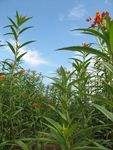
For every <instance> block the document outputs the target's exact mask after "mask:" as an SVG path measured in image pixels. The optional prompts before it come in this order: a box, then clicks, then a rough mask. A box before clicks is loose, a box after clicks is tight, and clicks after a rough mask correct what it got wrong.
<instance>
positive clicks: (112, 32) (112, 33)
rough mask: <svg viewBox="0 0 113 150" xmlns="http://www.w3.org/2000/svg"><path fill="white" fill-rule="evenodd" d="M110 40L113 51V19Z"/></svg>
mask: <svg viewBox="0 0 113 150" xmlns="http://www.w3.org/2000/svg"><path fill="white" fill-rule="evenodd" d="M109 41H110V46H111V51H112V52H113V20H112V21H111V27H110V33H109Z"/></svg>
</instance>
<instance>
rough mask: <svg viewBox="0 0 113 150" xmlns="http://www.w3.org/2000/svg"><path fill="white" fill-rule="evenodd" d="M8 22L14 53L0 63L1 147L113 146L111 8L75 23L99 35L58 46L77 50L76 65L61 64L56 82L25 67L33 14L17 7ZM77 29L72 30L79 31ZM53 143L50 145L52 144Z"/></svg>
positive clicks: (74, 149) (71, 149)
mask: <svg viewBox="0 0 113 150" xmlns="http://www.w3.org/2000/svg"><path fill="white" fill-rule="evenodd" d="M8 19H9V22H10V24H9V25H8V26H6V28H8V29H9V32H8V33H6V34H5V35H10V36H11V37H12V39H13V42H10V41H6V43H3V44H1V45H0V46H1V47H2V48H3V46H6V47H8V48H9V49H10V51H11V52H12V54H13V56H14V58H13V59H12V60H11V59H6V60H3V61H1V67H0V150H21V149H23V150H35V149H36V150H38V149H39V150H40V149H44V147H45V149H46V148H47V147H49V146H51V147H53V148H52V149H55V148H56V149H59V150H60V149H61V150H88V149H89V150H93V149H94V150H112V149H113V20H112V19H111V17H110V15H109V13H108V12H102V13H100V12H96V16H95V17H94V18H93V19H92V18H90V17H89V18H87V19H86V21H87V22H92V23H91V26H90V27H89V28H80V29H75V30H76V31H77V30H78V31H82V33H83V34H89V35H92V36H94V37H95V38H96V42H95V43H83V44H82V46H70V47H65V48H61V49H58V50H62V51H63V50H66V51H76V52H79V53H76V56H75V57H73V58H72V70H67V69H66V68H65V67H63V66H61V67H60V68H58V69H57V70H56V76H55V77H50V78H51V80H52V83H51V84H49V85H44V83H43V76H42V75H41V74H40V73H37V72H35V71H30V70H28V71H27V70H25V69H24V68H22V67H21V59H22V57H23V56H24V55H26V53H27V52H25V53H22V48H23V47H24V46H26V45H28V44H31V43H32V42H34V41H27V42H25V43H22V44H21V43H20V36H21V34H23V32H24V31H26V30H28V29H30V28H31V26H29V27H25V26H24V25H23V24H24V23H25V22H27V21H28V20H29V19H31V18H28V17H26V16H21V15H19V13H18V12H16V17H15V20H13V19H12V18H8ZM75 30H73V31H75ZM49 149H51V148H50V147H49Z"/></svg>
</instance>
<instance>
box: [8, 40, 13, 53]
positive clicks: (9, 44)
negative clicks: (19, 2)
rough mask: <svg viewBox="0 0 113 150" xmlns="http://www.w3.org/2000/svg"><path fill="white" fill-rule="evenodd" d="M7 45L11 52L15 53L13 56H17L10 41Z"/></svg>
mask: <svg viewBox="0 0 113 150" xmlns="http://www.w3.org/2000/svg"><path fill="white" fill-rule="evenodd" d="M7 44H8V46H9V48H10V49H11V51H12V52H13V54H15V49H14V47H13V45H12V44H11V43H10V42H8V41H7Z"/></svg>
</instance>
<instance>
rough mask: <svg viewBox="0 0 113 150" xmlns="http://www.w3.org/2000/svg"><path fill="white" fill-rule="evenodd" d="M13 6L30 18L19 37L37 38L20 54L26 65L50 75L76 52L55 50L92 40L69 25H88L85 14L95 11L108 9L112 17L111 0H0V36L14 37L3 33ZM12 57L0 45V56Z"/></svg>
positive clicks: (69, 64)
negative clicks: (26, 28) (27, 27)
mask: <svg viewBox="0 0 113 150" xmlns="http://www.w3.org/2000/svg"><path fill="white" fill-rule="evenodd" d="M16 10H17V11H18V12H19V13H20V14H21V15H25V16H28V17H30V16H32V17H33V18H32V19H31V20H29V21H28V22H27V23H26V26H33V28H32V29H30V30H29V31H27V32H25V33H24V35H23V36H22V37H21V41H22V42H24V41H27V40H36V42H35V43H32V44H31V45H29V46H26V47H25V48H24V49H22V52H24V51H27V52H28V53H27V54H26V56H25V57H24V58H23V64H22V66H23V67H24V68H25V69H31V70H36V71H38V72H42V74H43V75H46V76H51V74H52V73H54V72H55V70H56V69H57V68H58V67H60V66H61V65H62V66H65V67H67V68H70V67H71V62H70V60H69V58H70V57H74V56H75V55H76V54H75V53H73V52H67V51H56V49H58V48H62V47H66V46H74V45H81V44H82V43H84V42H89V41H92V40H93V39H92V38H91V37H90V36H84V35H82V34H80V33H79V32H72V31H71V30H72V29H75V28H80V27H88V26H89V24H88V23H87V22H86V21H85V20H86V18H87V17H94V15H95V12H96V11H101V12H102V11H109V12H110V15H111V16H112V17H113V0H0V40H2V41H5V40H9V41H13V40H12V39H11V37H6V36H4V35H3V34H4V33H6V29H4V28H3V27H4V26H6V25H8V24H9V21H8V18H7V17H11V18H14V16H15V12H16ZM6 58H12V55H11V52H10V51H9V50H8V49H7V48H3V47H2V48H0V60H4V59H6Z"/></svg>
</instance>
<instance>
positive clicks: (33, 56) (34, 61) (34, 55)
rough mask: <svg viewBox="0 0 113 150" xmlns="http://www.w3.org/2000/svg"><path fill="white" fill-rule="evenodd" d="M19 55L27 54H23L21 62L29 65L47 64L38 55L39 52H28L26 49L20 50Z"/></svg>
mask: <svg viewBox="0 0 113 150" xmlns="http://www.w3.org/2000/svg"><path fill="white" fill-rule="evenodd" d="M20 51H21V53H24V52H27V54H25V55H24V56H23V58H22V59H23V60H24V61H25V62H26V63H28V64H29V65H41V64H43V65H47V64H48V62H47V61H46V60H45V59H43V58H42V57H41V55H40V53H39V51H37V50H29V49H27V48H24V49H21V50H20Z"/></svg>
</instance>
